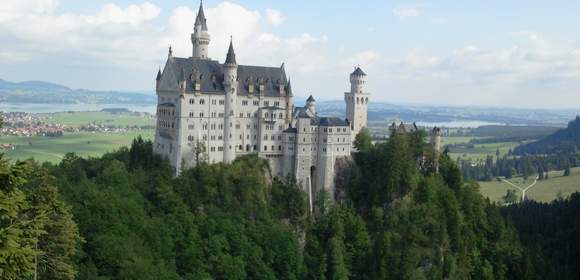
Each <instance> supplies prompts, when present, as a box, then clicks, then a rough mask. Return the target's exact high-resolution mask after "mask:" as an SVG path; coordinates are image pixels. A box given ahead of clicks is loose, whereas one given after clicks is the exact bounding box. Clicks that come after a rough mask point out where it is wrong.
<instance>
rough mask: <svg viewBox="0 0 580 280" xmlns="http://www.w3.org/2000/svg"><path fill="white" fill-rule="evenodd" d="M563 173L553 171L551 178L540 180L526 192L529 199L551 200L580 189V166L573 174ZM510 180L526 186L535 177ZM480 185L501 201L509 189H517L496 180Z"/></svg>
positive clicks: (488, 193) (482, 190) (485, 191)
mask: <svg viewBox="0 0 580 280" xmlns="http://www.w3.org/2000/svg"><path fill="white" fill-rule="evenodd" d="M563 173H564V172H563V171H551V172H550V173H549V179H548V180H543V181H538V183H537V184H536V185H535V186H533V187H532V188H531V189H529V190H528V191H527V192H526V196H527V197H528V198H529V199H534V200H538V201H545V202H549V201H552V200H554V199H555V198H556V197H557V195H558V193H561V194H562V195H563V196H564V197H566V196H568V195H570V194H571V193H573V192H576V191H580V167H577V168H573V169H572V176H569V177H564V176H562V175H563ZM510 182H512V183H514V184H516V185H518V186H523V187H525V186H528V185H530V184H531V183H533V177H532V176H530V178H528V180H527V181H524V180H523V178H521V177H516V178H513V179H511V180H510ZM479 185H480V186H481V193H482V194H483V195H484V196H487V197H489V198H490V199H491V200H493V201H501V199H502V196H504V195H505V193H506V191H507V190H508V189H515V188H513V187H511V186H510V185H508V184H507V183H504V182H498V181H495V180H494V181H492V182H480V183H479ZM517 194H518V197H519V196H520V194H521V193H520V192H519V191H517Z"/></svg>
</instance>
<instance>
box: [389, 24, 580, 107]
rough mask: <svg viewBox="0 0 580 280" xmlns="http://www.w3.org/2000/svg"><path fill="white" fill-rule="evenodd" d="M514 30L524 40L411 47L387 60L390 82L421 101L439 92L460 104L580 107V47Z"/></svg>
mask: <svg viewBox="0 0 580 280" xmlns="http://www.w3.org/2000/svg"><path fill="white" fill-rule="evenodd" d="M511 35H512V36H514V37H516V38H523V39H524V40H523V41H521V42H518V43H517V44H513V45H511V46H507V47H503V48H495V49H494V48H482V47H478V46H475V45H466V46H463V47H459V48H456V49H455V50H453V51H450V52H449V53H443V54H434V53H430V52H428V51H420V50H411V51H409V52H408V54H407V55H406V56H403V57H401V58H393V59H391V60H385V62H384V64H383V65H382V68H383V69H388V70H387V72H388V74H387V75H386V76H385V77H387V79H386V81H385V85H387V86H388V85H389V84H390V85H393V84H396V85H397V86H398V87H400V88H405V89H406V90H407V91H409V92H413V94H412V95H407V96H406V97H410V99H412V100H411V101H415V102H419V101H422V102H425V101H427V100H433V99H432V98H433V96H436V97H437V100H439V101H440V103H451V104H456V105H490V106H492V105H499V104H504V105H509V106H516V107H534V106H542V107H568V106H580V103H578V102H579V100H578V99H577V98H574V96H575V95H576V94H577V92H578V91H579V90H580V47H578V46H577V45H575V44H568V43H565V42H556V41H551V40H549V39H547V38H545V37H544V36H542V34H539V33H536V32H528V31H526V32H514V33H512V34H511ZM546 94H550V96H551V97H552V98H545V96H546ZM476 100H477V103H475V102H476ZM407 101H410V100H407ZM433 101H435V100H433ZM443 101H444V102H443ZM574 102H576V104H573V103H574Z"/></svg>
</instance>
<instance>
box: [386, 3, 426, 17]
mask: <svg viewBox="0 0 580 280" xmlns="http://www.w3.org/2000/svg"><path fill="white" fill-rule="evenodd" d="M392 13H393V15H395V16H396V17H398V18H400V19H405V18H411V17H418V16H420V15H421V10H420V7H419V6H418V5H405V6H398V7H396V8H394V9H393V10H392Z"/></svg>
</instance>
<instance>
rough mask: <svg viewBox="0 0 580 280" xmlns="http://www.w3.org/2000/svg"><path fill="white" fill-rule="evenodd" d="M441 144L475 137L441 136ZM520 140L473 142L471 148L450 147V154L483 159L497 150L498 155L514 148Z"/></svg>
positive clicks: (454, 156)
mask: <svg viewBox="0 0 580 280" xmlns="http://www.w3.org/2000/svg"><path fill="white" fill-rule="evenodd" d="M441 139H442V142H443V145H445V144H462V143H468V142H469V141H470V140H471V139H475V137H442V138H441ZM520 144H521V143H520V142H498V143H485V144H475V145H474V147H473V148H463V147H453V148H451V149H450V153H449V154H450V156H451V158H452V159H457V158H458V157H459V158H462V159H470V160H480V159H481V160H485V158H486V157H487V156H488V155H491V156H494V157H495V153H496V151H497V150H499V153H500V156H503V155H505V154H507V153H508V151H509V150H510V149H514V148H515V147H517V146H518V145H520Z"/></svg>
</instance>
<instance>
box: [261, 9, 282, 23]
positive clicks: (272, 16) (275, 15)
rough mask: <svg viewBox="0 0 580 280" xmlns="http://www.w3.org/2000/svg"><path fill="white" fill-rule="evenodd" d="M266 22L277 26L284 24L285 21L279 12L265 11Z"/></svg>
mask: <svg viewBox="0 0 580 280" xmlns="http://www.w3.org/2000/svg"><path fill="white" fill-rule="evenodd" d="M266 20H267V21H268V23H269V24H271V25H274V26H277V25H280V24H282V23H284V21H285V20H286V19H285V18H284V16H283V15H282V13H281V12H280V11H278V10H274V9H266Z"/></svg>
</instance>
